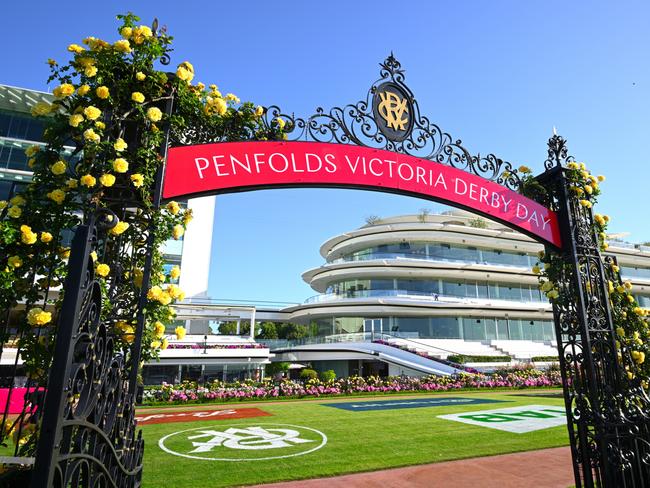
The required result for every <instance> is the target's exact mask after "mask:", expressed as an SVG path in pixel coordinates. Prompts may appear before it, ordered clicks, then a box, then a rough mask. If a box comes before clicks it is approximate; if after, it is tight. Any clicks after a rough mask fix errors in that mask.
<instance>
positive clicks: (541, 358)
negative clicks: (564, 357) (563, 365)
mask: <svg viewBox="0 0 650 488" xmlns="http://www.w3.org/2000/svg"><path fill="white" fill-rule="evenodd" d="M532 360H533V362H553V363H557V362H559V361H560V358H559V357H557V356H533V358H532Z"/></svg>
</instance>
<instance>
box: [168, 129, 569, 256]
mask: <svg viewBox="0 0 650 488" xmlns="http://www.w3.org/2000/svg"><path fill="white" fill-rule="evenodd" d="M296 186H298V187H300V186H302V187H307V186H319V187H353V188H361V189H369V190H377V191H385V192H394V193H402V194H405V195H411V196H416V197H423V198H427V199H431V200H436V201H440V202H442V203H448V204H450V205H453V206H456V207H462V208H467V209H469V210H473V211H476V212H478V213H481V214H483V215H485V216H487V217H489V218H494V219H496V220H500V221H502V222H506V223H509V224H511V225H513V226H515V227H517V228H518V229H520V230H521V231H522V232H525V233H527V234H531V235H533V236H536V237H538V238H539V239H541V240H543V241H546V242H549V243H551V244H553V245H555V246H557V247H560V245H561V241H560V231H559V227H558V222H557V216H556V215H555V213H554V212H553V211H551V210H549V209H547V208H545V207H543V206H542V205H540V204H538V203H537V202H534V201H533V200H530V199H528V198H525V197H523V196H521V195H520V194H518V193H516V192H514V191H512V190H509V189H507V188H505V187H503V186H501V185H499V184H497V183H494V182H491V181H489V180H486V179H485V178H481V177H480V176H476V175H474V174H471V173H467V172H465V171H462V170H460V169H456V168H453V167H451V166H446V165H444V164H440V163H435V162H433V161H428V160H426V159H420V158H416V157H413V156H407V155H405V154H398V153H394V152H391V151H384V150H381V149H371V148H367V147H361V146H354V145H347V144H328V143H322V142H224V143H218V144H204V145H198V146H182V147H173V148H171V149H170V150H169V153H168V156H167V166H166V171H165V179H164V182H163V198H174V197H180V196H184V197H188V196H199V195H201V194H217V193H231V192H237V191H246V190H254V189H260V188H274V187H275V188H280V187H285V188H286V187H296Z"/></svg>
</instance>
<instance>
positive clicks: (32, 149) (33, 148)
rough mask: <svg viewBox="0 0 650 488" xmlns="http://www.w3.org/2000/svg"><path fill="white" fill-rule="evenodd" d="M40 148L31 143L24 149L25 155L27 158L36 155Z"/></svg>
mask: <svg viewBox="0 0 650 488" xmlns="http://www.w3.org/2000/svg"><path fill="white" fill-rule="evenodd" d="M40 150H41V147H40V146H37V145H36V144H33V145H31V146H29V147H28V148H27V149H25V156H27V157H28V158H31V157H32V156H36V153H37V152H38V151H40Z"/></svg>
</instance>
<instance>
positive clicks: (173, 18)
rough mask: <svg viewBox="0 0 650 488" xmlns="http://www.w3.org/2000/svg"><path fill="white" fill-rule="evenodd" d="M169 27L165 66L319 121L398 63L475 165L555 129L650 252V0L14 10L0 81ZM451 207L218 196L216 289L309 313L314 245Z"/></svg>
mask: <svg viewBox="0 0 650 488" xmlns="http://www.w3.org/2000/svg"><path fill="white" fill-rule="evenodd" d="M128 10H131V11H133V12H135V13H137V14H138V15H140V16H141V17H142V19H143V22H146V23H148V24H149V23H150V22H151V20H152V19H153V17H158V18H159V20H160V23H161V24H164V25H167V26H168V28H169V31H170V33H171V34H172V35H174V36H175V38H176V41H175V51H174V53H173V56H172V63H174V65H175V64H177V63H180V62H181V61H184V60H189V61H191V62H192V63H193V64H194V66H195V69H196V72H197V77H196V80H198V81H203V82H205V83H206V84H207V83H216V84H217V85H219V87H220V89H221V90H222V91H223V92H224V93H225V92H233V93H235V94H237V95H238V96H240V97H241V98H242V99H243V100H251V101H254V102H255V103H259V104H264V105H270V104H277V105H280V106H281V107H283V108H284V109H285V110H286V111H288V112H295V113H296V114H297V115H301V116H308V115H310V114H311V113H312V112H313V110H314V109H315V108H316V107H317V106H323V107H325V108H330V107H332V106H335V105H344V104H346V103H350V102H356V101H357V100H359V99H362V98H363V97H364V96H365V94H366V91H367V89H368V87H369V86H370V84H371V83H372V82H373V81H374V80H375V79H376V78H377V75H378V63H379V62H381V61H382V60H383V59H384V58H385V57H386V56H387V55H388V54H389V53H390V52H391V51H393V52H394V53H395V55H396V56H397V58H398V59H399V60H400V61H401V62H402V65H403V67H404V68H405V69H406V75H407V80H406V81H407V84H408V85H409V86H410V87H411V89H412V91H413V92H414V94H415V96H416V98H417V100H418V103H419V104H420V109H421V110H422V112H423V113H424V114H427V115H429V117H430V119H431V120H432V121H434V122H436V123H438V124H439V125H440V126H441V127H442V128H443V130H445V131H447V132H450V133H451V134H452V136H453V137H455V138H460V139H462V140H463V141H464V143H465V146H466V147H467V148H468V149H470V151H472V152H473V153H477V152H480V153H481V154H484V153H490V152H492V153H495V154H497V155H499V156H500V157H502V158H503V159H506V160H509V161H512V162H515V163H516V164H517V165H518V164H526V165H528V166H530V167H531V168H533V170H534V171H535V172H539V171H541V169H542V162H543V160H544V159H545V156H546V140H547V139H548V137H549V136H550V135H551V131H552V127H553V126H556V127H557V128H558V131H559V133H560V134H562V135H563V136H564V137H566V138H567V139H568V142H569V148H570V152H571V153H572V154H574V155H575V156H576V158H577V159H578V160H579V161H585V162H586V163H587V164H588V166H589V167H590V169H592V170H593V171H594V172H595V173H602V174H604V175H606V176H607V181H606V182H605V183H604V184H603V191H604V193H603V195H602V197H601V201H600V203H599V205H598V206H597V208H596V210H597V211H599V212H601V213H607V214H610V215H611V216H612V218H613V223H612V225H611V227H610V230H611V231H612V232H623V231H626V232H630V233H631V234H630V236H629V238H628V239H629V240H632V241H635V242H641V241H649V240H650V226H648V217H647V212H646V211H645V204H644V201H646V202H647V201H648V200H647V194H648V187H649V183H650V178H649V177H650V169H649V168H648V163H649V162H648V154H650V151H649V149H650V148H649V147H648V146H649V145H650V137H649V134H650V59H648V58H649V57H650V29H648V20H649V19H650V4H649V3H648V2H643V1H625V2H611V1H609V2H606V1H573V2H566V1H555V0H547V1H544V2H521V1H517V0H511V1H501V0H491V1H489V2H485V1H478V0H477V1H462V0H457V1H435V2H434V1H424V0H422V1H413V2H394V1H390V2H388V1H372V2H369V1H357V2H350V1H339V0H336V1H334V0H331V1H328V2H304V1H303V2H300V1H284V2H262V1H259V2H254V1H248V2H243V1H242V2H228V3H225V2H213V3H211V4H196V3H192V2H183V3H181V2H164V1H158V2H119V1H114V2H101V3H100V2H94V3H92V4H89V3H87V4H83V3H81V4H79V3H72V2H70V3H67V4H66V3H51V2H46V1H31V2H10V3H9V4H8V5H4V6H3V13H4V18H5V22H3V29H2V30H0V40H1V41H2V45H3V46H5V47H4V49H3V52H2V66H3V69H2V71H1V74H0V83H4V84H10V85H16V86H25V87H29V88H34V89H41V90H47V89H48V87H47V85H46V84H45V81H46V79H47V76H48V69H47V65H46V64H45V62H46V60H47V58H48V57H53V58H59V59H63V58H65V57H66V54H67V53H66V51H65V48H66V46H67V45H68V44H69V43H71V42H79V41H80V40H81V39H82V38H83V37H85V36H87V35H94V36H96V37H102V38H105V39H107V40H115V39H116V38H117V35H116V32H115V29H116V26H117V24H116V22H115V20H114V16H115V14H117V13H121V12H126V11H128ZM423 207H425V208H430V209H433V210H436V209H438V208H440V207H439V206H436V205H434V204H431V203H429V202H426V201H422V200H418V199H414V198H408V197H403V196H395V195H388V194H382V193H374V192H361V191H352V190H333V189H327V190H325V189H323V190H311V189H310V190H307V189H294V190H269V191H259V192H252V193H243V194H233V195H224V196H220V197H218V198H217V209H216V217H215V239H214V243H213V250H214V251H213V256H212V263H211V282H210V293H211V295H212V296H213V297H215V298H234V299H257V300H277V301H295V302H297V301H302V300H303V299H305V298H307V297H308V296H310V295H313V294H315V292H313V291H312V290H311V289H310V288H309V287H308V286H307V285H306V284H304V283H303V282H302V280H301V279H300V275H301V273H302V272H303V271H305V270H306V269H308V268H311V267H315V266H318V265H320V264H321V263H322V258H321V257H320V255H319V254H318V248H319V246H320V244H321V243H322V242H323V241H325V240H326V239H327V238H329V237H331V236H333V235H336V234H338V233H341V232H344V231H347V230H351V229H354V228H356V227H358V226H360V225H362V224H364V219H365V217H366V216H368V215H379V216H389V215H397V214H404V213H414V212H417V211H418V209H420V208H423Z"/></svg>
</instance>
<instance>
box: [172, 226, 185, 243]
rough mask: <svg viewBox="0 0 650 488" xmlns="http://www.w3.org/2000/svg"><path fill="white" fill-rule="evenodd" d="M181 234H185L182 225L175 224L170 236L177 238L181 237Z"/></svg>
mask: <svg viewBox="0 0 650 488" xmlns="http://www.w3.org/2000/svg"><path fill="white" fill-rule="evenodd" d="M183 234H185V229H183V226H182V225H180V224H177V225H175V226H174V227H173V229H172V236H173V237H174V239H176V240H178V239H180V238H181V237H183Z"/></svg>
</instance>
